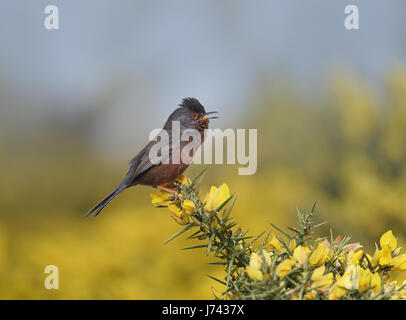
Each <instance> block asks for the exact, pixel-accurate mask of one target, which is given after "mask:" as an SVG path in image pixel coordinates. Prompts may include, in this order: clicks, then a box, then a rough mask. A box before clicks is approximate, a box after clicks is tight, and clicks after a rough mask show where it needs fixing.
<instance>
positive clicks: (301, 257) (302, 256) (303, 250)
mask: <svg viewBox="0 0 406 320" xmlns="http://www.w3.org/2000/svg"><path fill="white" fill-rule="evenodd" d="M309 253H310V249H309V248H308V247H307V246H297V247H296V249H295V250H294V251H293V258H295V260H296V261H297V262H299V263H301V264H304V263H306V260H307V256H308V255H309Z"/></svg>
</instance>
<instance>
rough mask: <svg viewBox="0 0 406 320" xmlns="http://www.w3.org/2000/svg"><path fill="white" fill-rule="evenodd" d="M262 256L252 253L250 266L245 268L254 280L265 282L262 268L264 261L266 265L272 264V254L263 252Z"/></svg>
mask: <svg viewBox="0 0 406 320" xmlns="http://www.w3.org/2000/svg"><path fill="white" fill-rule="evenodd" d="M260 253H261V255H262V257H263V259H262V257H261V255H259V254H258V253H256V252H253V253H251V256H250V264H249V265H248V266H247V267H246V268H245V270H246V271H247V274H248V276H249V277H250V278H251V279H252V280H263V278H264V275H263V274H262V271H261V269H262V266H263V260H264V261H265V264H266V265H268V266H269V265H270V264H271V254H270V253H268V252H266V251H265V250H261V252H260Z"/></svg>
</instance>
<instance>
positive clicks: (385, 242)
mask: <svg viewBox="0 0 406 320" xmlns="http://www.w3.org/2000/svg"><path fill="white" fill-rule="evenodd" d="M380 244H381V248H382V249H383V248H384V247H387V248H389V249H390V251H393V250H395V249H396V247H397V244H398V241H397V240H396V238H395V237H394V235H393V234H392V230H389V231H387V232H385V233H384V234H383V235H382V237H381V239H380Z"/></svg>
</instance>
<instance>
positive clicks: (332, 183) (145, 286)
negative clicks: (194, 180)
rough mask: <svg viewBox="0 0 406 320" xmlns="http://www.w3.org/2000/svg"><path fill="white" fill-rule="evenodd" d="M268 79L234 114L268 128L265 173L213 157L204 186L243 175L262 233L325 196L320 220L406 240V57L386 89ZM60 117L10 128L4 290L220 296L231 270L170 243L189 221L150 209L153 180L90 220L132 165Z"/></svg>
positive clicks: (347, 79)
mask: <svg viewBox="0 0 406 320" xmlns="http://www.w3.org/2000/svg"><path fill="white" fill-rule="evenodd" d="M258 88H260V89H258V92H254V93H253V94H252V96H250V97H248V98H247V100H249V106H250V107H249V108H247V110H248V109H249V112H250V117H249V118H246V119H244V120H240V121H239V123H238V124H235V125H233V124H232V123H230V124H228V127H239V128H242V127H245V128H258V139H259V141H258V171H257V173H256V174H255V175H253V176H237V175H236V170H235V168H231V166H230V167H226V166H216V165H213V166H212V167H211V168H210V170H209V171H208V174H207V176H206V178H205V182H204V185H203V186H202V192H204V194H205V193H207V192H209V190H208V186H210V185H216V186H220V185H221V184H222V183H223V182H225V181H227V183H229V184H230V185H232V186H233V190H236V191H238V197H237V202H236V205H235V209H234V210H233V216H234V219H235V220H236V221H238V222H239V223H240V225H242V226H244V227H245V228H247V229H249V230H250V233H251V234H258V233H259V232H262V231H263V228H264V223H267V222H272V223H274V224H276V225H278V226H281V227H284V226H287V225H293V224H294V221H295V215H294V212H295V207H296V206H298V207H301V208H302V207H305V208H308V207H309V205H310V204H311V203H313V201H317V209H318V212H317V215H316V217H317V218H318V219H320V220H323V221H324V220H326V221H328V222H329V223H330V226H331V227H332V228H333V229H334V230H335V231H336V232H339V233H340V234H341V235H351V236H352V240H354V241H361V242H362V243H371V244H373V243H374V240H375V239H377V238H378V237H379V236H380V235H381V234H382V233H383V232H384V231H386V230H389V229H392V230H393V232H394V233H395V234H396V235H397V236H398V237H399V241H400V242H405V241H406V231H405V230H406V197H405V194H406V68H404V67H399V68H397V69H396V70H394V71H393V72H391V73H388V77H387V81H386V86H385V87H384V88H382V90H381V92H379V91H377V90H375V89H374V88H372V87H371V86H370V85H369V84H368V82H367V81H366V80H364V79H362V78H360V77H358V76H357V75H354V74H352V73H349V72H345V71H340V72H339V73H336V74H334V75H333V77H332V79H331V81H326V85H323V86H320V88H318V90H317V96H316V98H317V99H311V98H309V97H308V96H307V95H306V94H304V93H302V92H300V90H299V89H298V88H297V87H296V86H294V85H293V84H292V86H291V87H289V86H286V87H283V86H282V85H279V86H278V83H277V82H276V81H275V82H272V81H271V82H269V83H267V82H263V83H261V85H260V86H258ZM247 105H248V104H247ZM55 121H56V120H55V119H53V123H54V125H53V126H52V127H46V129H43V128H42V129H38V130H36V131H35V132H36V134H35V135H34V134H33V135H26V136H24V137H23V139H20V140H19V139H15V140H8V139H11V138H10V137H8V136H2V137H0V141H1V142H2V143H1V145H0V154H1V159H0V173H1V175H2V177H1V179H0V190H1V191H2V192H1V195H0V211H1V216H0V272H1V274H0V277H1V278H0V298H23V299H27V298H34V299H42V298H50V299H59V298H67V299H71V298H100V299H115V298H123V299H153V298H155V299H184V298H185V299H195V298H212V292H211V290H210V287H211V286H213V287H216V283H215V281H213V280H211V279H210V278H208V277H207V276H206V275H207V274H210V275H214V276H216V274H222V272H223V270H222V269H221V267H218V266H210V265H207V262H210V261H211V260H210V259H209V258H207V257H204V255H203V254H201V253H199V252H197V250H196V252H188V254H187V255H185V253H184V252H182V251H180V250H179V249H180V248H181V247H182V246H186V243H185V242H182V241H180V240H179V241H176V243H170V244H167V245H166V247H163V246H162V243H163V242H164V241H165V240H166V239H167V238H168V237H169V236H170V235H172V234H173V233H175V232H176V231H177V230H178V225H177V224H176V223H175V222H173V224H170V223H168V217H167V211H166V210H156V209H155V210H154V209H153V208H150V200H149V196H148V192H150V191H152V190H150V189H148V188H143V187H140V188H138V187H136V188H134V190H128V191H126V192H125V193H124V194H123V195H120V197H119V198H118V199H116V200H115V201H113V202H112V203H111V204H110V205H109V206H108V207H107V208H106V209H105V211H103V213H102V214H101V215H100V216H99V217H98V218H97V219H95V220H94V221H92V222H91V223H88V222H87V221H84V220H82V219H81V217H82V215H83V214H84V213H85V212H86V211H87V210H88V209H89V207H91V205H93V204H94V203H95V202H96V201H98V200H99V199H100V198H101V197H102V196H103V195H105V194H106V193H107V192H108V191H110V190H109V189H110V188H113V186H114V185H116V184H117V182H118V181H119V180H120V178H121V174H122V172H123V170H125V168H123V165H124V164H121V165H120V167H114V166H111V165H109V164H106V163H103V162H102V160H101V159H100V157H99V156H96V155H95V154H93V153H92V152H91V151H90V150H89V145H88V144H87V143H88V142H86V141H87V140H86V136H85V134H86V130H82V131H81V130H75V134H72V131H74V130H70V131H69V132H68V133H66V132H64V131H63V130H64V126H63V125H58V123H56V122H55ZM75 128H76V127H75ZM41 130H42V131H41ZM1 132H3V131H1ZM1 132H0V134H1ZM10 145H12V146H13V148H8V146H10ZM134 151H136V150H134ZM6 164H7V166H6ZM124 166H125V165H124ZM193 171H194V169H193V167H192V168H191V169H189V170H188V175H189V176H192V175H193V174H192V173H193ZM195 171H199V169H196V170H195ZM330 226H328V227H325V228H329V227H330ZM327 230H328V229H327ZM188 245H189V244H188ZM366 249H368V250H366V251H369V252H374V249H375V248H374V247H372V246H371V247H368V248H366ZM49 264H54V265H56V266H58V267H59V269H60V289H59V290H54V291H52V290H51V291H49V290H46V289H45V288H44V279H45V276H46V275H45V274H44V268H45V266H46V265H49ZM397 280H402V279H401V278H398V279H397Z"/></svg>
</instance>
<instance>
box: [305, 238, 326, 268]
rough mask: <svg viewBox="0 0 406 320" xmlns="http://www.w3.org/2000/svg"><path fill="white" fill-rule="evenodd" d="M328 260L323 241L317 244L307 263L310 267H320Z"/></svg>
mask: <svg viewBox="0 0 406 320" xmlns="http://www.w3.org/2000/svg"><path fill="white" fill-rule="evenodd" d="M327 258H328V247H327V246H326V244H325V243H324V242H323V241H320V242H319V243H318V244H317V247H316V249H315V250H314V251H313V253H312V254H311V255H310V257H309V263H310V264H311V265H322V264H324V262H326V260H327Z"/></svg>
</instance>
